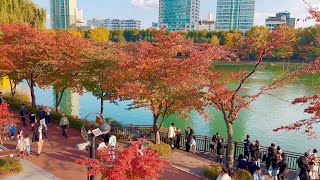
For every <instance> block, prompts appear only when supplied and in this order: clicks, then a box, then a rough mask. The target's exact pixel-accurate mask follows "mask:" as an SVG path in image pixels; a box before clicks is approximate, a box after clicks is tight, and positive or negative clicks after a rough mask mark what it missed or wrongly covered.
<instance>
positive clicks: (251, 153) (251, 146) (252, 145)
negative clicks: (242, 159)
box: [249, 143, 255, 158]
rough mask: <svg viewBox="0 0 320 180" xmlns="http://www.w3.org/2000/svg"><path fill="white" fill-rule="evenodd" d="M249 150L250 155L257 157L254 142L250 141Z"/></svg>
mask: <svg viewBox="0 0 320 180" xmlns="http://www.w3.org/2000/svg"><path fill="white" fill-rule="evenodd" d="M249 152H250V156H251V157H254V158H255V156H254V155H255V154H254V144H253V143H250V145H249Z"/></svg>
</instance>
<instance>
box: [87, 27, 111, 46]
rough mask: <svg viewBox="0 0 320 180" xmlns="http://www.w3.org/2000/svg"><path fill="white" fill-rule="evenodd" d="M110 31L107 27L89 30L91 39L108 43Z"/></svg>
mask: <svg viewBox="0 0 320 180" xmlns="http://www.w3.org/2000/svg"><path fill="white" fill-rule="evenodd" d="M109 34H110V32H109V30H108V29H107V28H106V27H97V28H94V29H90V30H89V38H90V39H92V40H93V41H95V42H108V40H109Z"/></svg>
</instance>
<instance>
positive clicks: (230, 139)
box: [225, 120, 234, 169]
mask: <svg viewBox="0 0 320 180" xmlns="http://www.w3.org/2000/svg"><path fill="white" fill-rule="evenodd" d="M225 121H226V125H227V130H228V151H227V160H228V168H229V169H233V163H234V157H233V156H234V143H233V124H232V123H230V122H229V121H228V120H225Z"/></svg>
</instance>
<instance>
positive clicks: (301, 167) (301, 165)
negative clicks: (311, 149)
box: [297, 152, 309, 180]
mask: <svg viewBox="0 0 320 180" xmlns="http://www.w3.org/2000/svg"><path fill="white" fill-rule="evenodd" d="M307 160H308V153H307V152H305V153H304V156H300V157H299V158H298V160H297V164H298V168H297V177H299V178H300V180H305V179H307V180H309V174H308V172H307V166H308V165H307Z"/></svg>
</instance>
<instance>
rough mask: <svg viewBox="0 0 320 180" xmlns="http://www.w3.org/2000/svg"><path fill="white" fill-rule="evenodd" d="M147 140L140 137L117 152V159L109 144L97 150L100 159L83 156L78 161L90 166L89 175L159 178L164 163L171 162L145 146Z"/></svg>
mask: <svg viewBox="0 0 320 180" xmlns="http://www.w3.org/2000/svg"><path fill="white" fill-rule="evenodd" d="M145 143H146V140H144V139H139V140H138V141H136V142H134V143H133V144H132V145H131V146H129V147H128V148H125V149H123V150H120V151H116V152H115V157H116V158H115V161H114V160H113V159H112V155H111V154H110V152H112V151H113V150H112V149H111V148H110V147H109V146H108V147H105V148H103V149H101V150H98V151H97V156H98V157H99V158H98V159H90V158H87V157H83V158H82V159H81V160H77V161H76V163H78V164H80V165H82V166H86V167H89V169H90V171H89V172H88V175H98V174H102V176H103V179H108V180H127V179H157V178H158V177H159V175H160V173H162V172H163V165H167V166H170V165H171V164H170V163H169V162H167V161H165V160H162V159H160V158H159V156H158V155H157V154H156V152H155V151H154V150H151V149H149V148H147V147H146V146H144V144H145Z"/></svg>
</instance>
